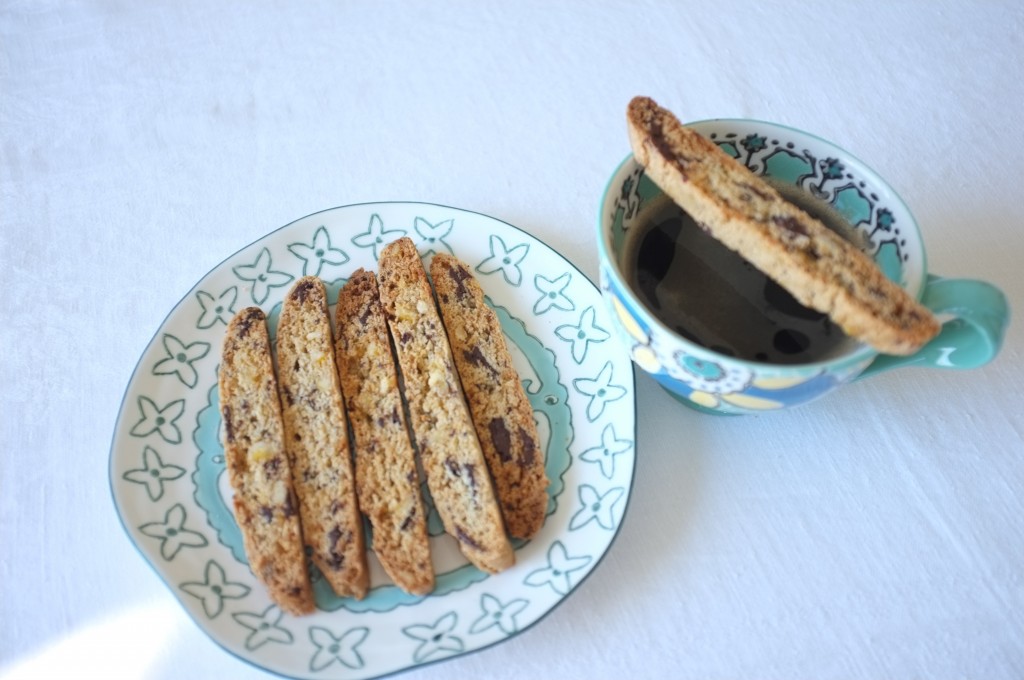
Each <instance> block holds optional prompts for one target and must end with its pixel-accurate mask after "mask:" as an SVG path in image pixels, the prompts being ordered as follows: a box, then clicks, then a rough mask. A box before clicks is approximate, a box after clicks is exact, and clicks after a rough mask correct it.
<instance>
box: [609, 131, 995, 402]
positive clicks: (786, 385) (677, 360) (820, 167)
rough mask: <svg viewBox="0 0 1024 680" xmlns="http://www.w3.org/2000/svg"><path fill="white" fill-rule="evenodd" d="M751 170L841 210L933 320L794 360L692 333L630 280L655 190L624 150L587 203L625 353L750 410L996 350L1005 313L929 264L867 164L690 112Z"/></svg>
mask: <svg viewBox="0 0 1024 680" xmlns="http://www.w3.org/2000/svg"><path fill="white" fill-rule="evenodd" d="M688 127H691V128H693V129H695V130H697V131H698V132H700V133H701V134H703V135H704V136H706V137H708V138H710V139H711V140H712V141H714V142H715V143H717V144H718V145H719V147H720V148H721V149H723V150H724V151H725V152H726V153H728V154H730V155H731V156H733V157H734V158H736V159H737V160H738V161H739V162H740V163H742V164H744V165H745V166H746V167H747V168H749V169H750V170H751V171H752V172H754V173H755V174H758V175H762V176H766V177H767V178H768V179H770V180H771V181H772V182H774V183H782V184H784V185H792V186H793V187H796V188H797V189H799V190H802V191H806V192H808V193H810V194H811V195H813V197H814V198H815V199H816V200H818V201H824V202H825V203H828V204H830V205H831V208H832V209H834V210H835V211H837V212H838V213H839V214H840V215H842V216H843V217H844V218H845V220H846V221H848V222H849V224H850V225H852V226H853V227H854V228H855V229H857V230H858V231H859V232H860V234H861V236H863V239H862V241H863V242H864V243H865V244H866V252H867V253H868V254H869V255H870V256H872V257H873V258H874V260H875V262H876V263H877V264H878V266H879V267H880V268H881V269H882V271H883V272H885V274H886V275H887V276H888V277H889V278H890V279H892V280H893V281H895V282H897V283H899V284H900V285H902V286H903V287H904V288H905V289H906V290H907V291H908V292H909V293H910V294H911V295H912V296H913V297H914V298H916V299H918V300H920V301H921V302H922V303H923V304H924V305H925V306H926V307H928V308H929V309H931V310H932V311H933V312H934V313H935V314H936V315H938V316H939V318H940V320H943V325H942V330H941V331H940V333H939V334H938V335H937V336H936V337H935V338H933V339H932V340H931V341H930V342H928V343H927V344H926V345H925V346H924V347H923V348H922V349H920V350H919V351H918V352H916V353H914V354H913V355H910V356H906V357H897V356H891V355H883V354H879V353H878V352H877V351H875V350H874V349H872V348H871V347H869V346H867V345H864V344H860V343H853V344H852V345H851V347H850V349H848V350H847V351H844V352H842V353H841V354H839V355H838V356H834V357H830V358H828V359H826V360H820V361H811V362H808V363H797V364H778V363H765V362H759V361H750V360H744V359H739V358H736V357H733V356H729V355H727V354H723V353H721V352H716V351H713V350H711V349H708V348H707V347H704V346H702V345H700V344H698V343H696V342H693V341H691V340H689V339H687V338H685V337H683V336H682V335H680V334H679V333H677V332H676V331H674V330H672V329H670V328H669V327H668V326H667V325H666V324H665V323H664V322H663V321H662V320H660V319H659V318H658V317H657V316H655V315H654V314H653V313H652V312H651V310H650V309H649V307H648V306H647V305H646V304H645V303H644V302H643V301H642V299H641V296H640V295H639V294H638V293H637V291H636V290H635V289H634V288H633V286H632V285H631V284H630V283H629V277H628V273H627V272H628V268H629V266H630V263H628V262H627V260H628V258H629V257H631V256H632V255H631V253H632V252H633V251H634V250H635V247H634V245H635V244H633V243H632V242H631V240H630V237H631V236H635V235H636V234H638V233H640V232H641V231H642V230H643V227H644V226H645V220H650V219H651V213H652V211H651V210H645V208H647V207H648V206H651V205H653V204H656V203H657V202H658V201H659V199H660V200H661V201H662V203H663V202H664V196H663V194H662V192H661V190H660V189H659V188H658V187H657V186H656V185H655V184H654V183H653V182H652V181H651V180H650V179H649V178H648V177H647V176H646V175H645V174H644V171H643V167H642V166H640V165H639V164H638V163H637V162H636V160H635V159H634V158H633V156H632V155H630V156H629V157H627V158H626V159H625V160H624V161H623V162H622V163H621V164H620V165H619V167H618V168H617V169H616V171H615V173H614V174H613V175H612V178H611V180H610V181H609V183H608V185H607V187H606V188H605V191H604V195H603V197H602V200H601V211H600V213H599V215H598V220H597V222H598V224H597V227H598V257H599V260H600V274H601V290H602V294H603V297H604V300H605V302H606V303H607V305H608V306H609V308H610V310H611V312H612V318H613V320H614V322H615V326H616V329H617V331H618V334H619V336H620V338H621V339H622V340H623V341H624V342H625V343H626V345H627V347H628V348H629V352H630V355H631V357H632V359H633V361H634V362H635V363H636V364H637V365H638V366H639V367H640V368H642V369H643V370H645V371H647V372H648V373H650V374H651V375H652V376H653V377H654V379H655V380H657V381H658V382H659V383H660V384H661V385H662V386H663V387H664V388H665V389H666V390H668V391H669V392H670V393H671V394H672V395H673V396H674V397H676V398H677V399H679V400H680V401H681V402H683V403H684V404H686V405H687V406H690V407H693V408H695V409H698V410H700V411H704V412H707V413H714V414H744V413H758V412H764V411H770V410H778V409H782V408H788V407H791V406H796V405H799V404H803V403H806V402H808V401H811V400H812V399H816V398H818V397H821V396H823V395H825V394H827V393H829V392H831V391H833V390H835V389H836V388H838V387H840V386H842V385H844V384H846V383H848V382H850V381H852V380H855V379H858V378H862V377H867V376H870V375H874V374H877V373H880V372H882V371H886V370H890V369H893V368H897V367H903V366H932V367H936V368H952V369H968V368H976V367H978V366H981V365H983V364H986V363H988V362H989V361H991V360H992V359H993V358H994V357H995V356H996V354H997V353H998V352H999V349H1000V346H1001V345H1002V340H1003V335H1004V333H1005V330H1006V326H1007V323H1008V322H1009V307H1008V305H1007V302H1006V297H1005V296H1004V295H1003V293H1002V292H1001V291H1000V290H999V289H998V288H996V287H995V286H993V285H992V284H989V283H986V282H984V281H977V280H970V279H946V278H941V277H939V276H936V275H933V274H929V273H928V270H927V263H926V258H925V251H924V243H923V240H922V238H921V234H920V232H919V230H918V227H917V223H916V222H915V220H914V217H913V215H912V214H911V212H910V210H909V209H908V208H907V206H906V205H905V204H904V203H903V201H902V200H901V199H900V198H899V196H898V195H897V194H896V192H895V191H894V190H893V189H892V188H891V187H890V186H889V185H888V184H886V182H885V181H884V180H883V179H882V178H881V177H880V176H879V175H878V174H877V173H875V172H874V171H873V170H871V169H870V168H869V167H868V166H867V165H865V164H864V163H863V162H861V161H860V160H858V159H857V158H856V157H854V156H852V155H850V154H849V153H848V152H846V151H844V150H843V149H841V148H839V147H837V146H835V145H834V144H831V143H830V142H827V141H825V140H823V139H821V138H819V137H816V136H814V135H811V134H808V133H806V132H802V131H800V130H795V129H793V128H789V127H786V126H782V125H778V124H775V123H768V122H763V121H756V120H742V119H740V120H737V119H716V120H707V121H701V122H697V123H690V124H688Z"/></svg>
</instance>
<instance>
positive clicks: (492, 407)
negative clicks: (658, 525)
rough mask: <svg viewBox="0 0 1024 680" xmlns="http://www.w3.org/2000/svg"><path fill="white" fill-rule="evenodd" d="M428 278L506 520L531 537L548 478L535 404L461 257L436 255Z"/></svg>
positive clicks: (537, 525)
mask: <svg viewBox="0 0 1024 680" xmlns="http://www.w3.org/2000/svg"><path fill="white" fill-rule="evenodd" d="M430 278H431V280H432V281H433V283H434V291H435V293H436V294H437V302H438V306H439V307H440V310H441V318H442V319H443V321H444V327H445V330H446V332H447V334H448V341H449V343H450V344H451V348H452V354H453V356H454V358H455V366H456V367H457V369H458V372H459V377H460V378H461V382H462V389H463V391H464V392H465V395H466V401H467V402H468V403H469V410H470V413H471V414H472V416H473V424H474V425H475V427H476V433H477V436H478V438H479V439H480V445H481V447H482V448H483V451H484V457H485V458H486V459H487V465H488V467H489V468H490V471H491V476H492V477H493V478H494V486H495V490H496V491H497V493H498V502H499V503H500V505H501V512H502V515H503V516H504V518H505V527H506V528H507V529H508V532H509V534H511V535H512V536H514V537H516V538H531V537H532V536H534V535H535V534H536V533H537V531H539V530H540V528H541V526H542V525H543V523H544V515H545V513H546V512H547V505H548V495H547V487H548V478H547V475H545V473H544V455H543V452H542V451H541V449H540V437H539V436H538V434H537V424H536V422H534V419H533V408H532V407H531V406H530V402H529V400H528V399H527V397H526V392H525V390H523V385H522V382H520V380H519V374H518V373H517V372H516V369H515V367H514V366H513V365H512V357H511V355H510V354H509V351H508V346H507V344H506V342H505V335H504V333H503V332H502V330H501V324H500V323H499V321H498V317H497V315H496V314H495V313H494V310H492V309H491V308H490V307H488V306H487V304H486V303H485V302H484V293H483V290H482V289H481V288H480V284H479V283H478V282H477V280H476V279H475V278H474V277H473V275H472V273H471V272H470V271H469V267H467V266H466V265H465V264H464V263H463V262H461V261H459V260H458V258H456V257H454V256H453V255H449V254H447V253H441V254H438V255H435V256H434V259H433V261H432V262H431V264H430Z"/></svg>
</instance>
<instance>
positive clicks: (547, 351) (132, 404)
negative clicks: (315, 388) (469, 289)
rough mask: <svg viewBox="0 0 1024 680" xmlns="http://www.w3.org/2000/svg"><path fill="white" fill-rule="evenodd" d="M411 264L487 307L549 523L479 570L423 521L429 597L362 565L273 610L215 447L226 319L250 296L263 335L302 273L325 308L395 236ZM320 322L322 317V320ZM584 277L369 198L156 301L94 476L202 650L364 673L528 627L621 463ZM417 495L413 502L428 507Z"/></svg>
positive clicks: (607, 372)
mask: <svg viewBox="0 0 1024 680" xmlns="http://www.w3.org/2000/svg"><path fill="white" fill-rule="evenodd" d="M400 236H409V237H411V238H412V239H413V241H415V242H416V244H417V246H418V247H419V250H420V253H421V254H422V255H423V256H424V259H425V260H429V258H430V257H431V256H432V254H433V253H435V252H441V251H449V252H452V253H454V254H455V255H456V256H458V257H459V258H461V259H462V260H464V261H465V262H467V263H468V264H469V265H470V266H471V267H472V269H473V270H474V272H475V274H476V276H477V278H478V280H479V282H480V285H481V286H482V287H483V289H484V292H485V293H486V295H487V296H488V298H489V300H490V301H491V304H492V305H493V306H494V307H495V309H496V311H497V312H498V316H499V318H500V319H501V323H502V328H503V330H504V331H505V334H506V336H507V337H508V339H509V340H510V341H511V342H510V347H511V348H512V351H513V355H514V361H515V363H516V367H517V369H518V370H519V373H520V376H521V377H522V379H523V383H524V385H525V387H526V391H527V394H528V396H529V398H530V401H531V403H532V405H533V407H534V411H535V415H536V417H537V421H538V425H539V429H540V434H541V439H542V441H543V444H544V450H545V452H546V456H547V458H546V460H547V463H546V465H547V473H548V476H549V478H550V479H551V486H550V488H549V497H550V500H549V505H548V517H547V519H546V522H545V524H544V528H543V529H542V530H541V532H540V534H539V535H538V536H536V537H535V538H534V539H533V540H531V541H529V542H527V543H517V544H516V561H517V563H516V566H515V567H513V568H512V569H510V570H508V571H505V572H503V573H501V574H498V575H496V576H488V575H486V574H484V573H483V572H481V571H478V570H477V569H476V568H475V567H473V566H472V565H470V564H468V563H467V562H466V560H465V559H464V558H463V557H462V556H461V553H459V551H458V549H457V547H456V545H455V542H454V541H453V540H452V539H451V538H450V537H448V536H447V535H445V534H443V532H442V530H441V525H440V522H439V521H438V519H437V516H436V512H435V511H432V512H431V522H430V532H431V543H432V548H433V552H434V563H435V569H436V571H437V573H438V578H437V588H436V590H435V592H434V593H433V594H431V595H429V596H426V597H412V596H409V595H407V594H405V593H403V592H402V591H401V590H399V589H398V588H396V587H395V586H394V585H393V584H392V583H391V582H390V581H389V580H388V578H387V576H386V574H384V572H383V569H381V568H380V565H379V564H378V563H377V562H376V559H375V558H373V557H371V577H372V582H371V591H370V593H369V595H368V596H367V597H366V598H365V599H364V600H362V601H356V600H352V599H348V598H339V597H336V596H335V595H334V594H333V593H332V592H331V591H330V588H329V587H328V586H327V584H326V582H325V581H323V579H322V578H320V575H319V574H318V573H316V572H315V571H314V572H313V578H314V590H315V593H316V597H317V604H318V607H319V609H318V611H317V612H316V613H315V614H312V615H310V616H306V617H293V616H291V615H288V614H284V613H283V612H282V611H281V610H280V609H278V608H277V607H276V606H275V605H274V604H273V603H272V602H271V600H270V599H269V598H268V596H267V595H266V593H265V591H264V590H263V588H262V586H261V585H260V584H259V583H258V582H257V581H256V580H255V578H254V577H253V575H252V573H251V572H250V571H249V568H248V565H247V563H246V560H245V554H244V551H243V549H242V544H241V536H240V533H239V530H238V527H237V525H236V524H235V521H234V518H233V516H232V514H231V512H230V510H229V509H228V508H229V505H228V502H229V501H230V495H231V491H230V488H229V486H228V484H227V479H226V475H223V474H222V473H223V470H224V458H223V451H222V449H221V446H220V443H219V440H218V428H219V426H220V416H219V409H218V408H217V389H216V385H217V380H216V373H217V365H218V362H219V353H220V343H221V338H222V335H223V332H224V329H225V327H226V322H227V321H228V320H229V319H230V318H231V316H232V315H233V314H234V312H236V311H238V310H240V309H242V308H244V307H246V306H249V305H259V306H260V307H262V308H263V309H264V311H266V312H267V313H268V317H269V321H270V327H271V333H272V335H273V330H274V329H275V328H276V324H277V315H278V312H279V311H280V303H281V300H282V299H283V296H284V294H285V293H286V292H287V291H288V290H289V288H290V287H291V285H292V283H293V282H294V281H295V280H296V279H297V278H298V277H300V276H303V275H305V274H314V275H318V276H319V277H320V278H321V279H323V280H324V282H325V283H327V284H328V290H329V295H330V298H331V299H334V298H335V297H336V296H337V291H338V289H339V288H340V287H341V286H342V285H343V284H344V281H345V278H346V277H347V276H348V275H349V274H350V273H351V272H353V271H355V269H356V268H358V267H364V268H367V269H374V270H375V269H376V260H377V256H378V253H379V252H380V248H381V247H382V246H383V245H384V244H386V243H388V242H390V241H392V240H394V239H396V238H398V237H400ZM332 313H333V312H332ZM606 314H607V312H606V311H605V307H604V305H603V304H602V302H601V299H600V294H599V292H598V290H597V288H596V287H595V286H594V285H593V284H592V283H591V282H590V281H589V280H588V279H587V278H586V277H585V276H584V275H583V274H582V273H581V272H580V271H579V270H577V269H576V268H575V267H573V266H572V265H571V264H570V263H569V262H567V261H566V260H565V259H564V258H562V257H561V256H560V255H559V254H558V253H556V252H555V251H553V250H552V249H551V248H549V247H548V246H546V245H545V244H543V243H541V242H539V241H538V240H536V239H534V238H532V237H531V236H530V235H529V234H527V233H525V232H523V231H520V230H519V229H517V228H515V227H513V226H511V225H509V224H506V223H504V222H501V221H498V220H495V219H493V218H490V217H487V216H485V215H481V214H478V213H473V212H468V211H465V210H458V209H456V208H449V207H444V206H439V205H432V204H427V203H368V204H361V205H351V206H345V207H341V208H334V209H331V210H326V211H324V212H320V213H315V214H313V215H309V216H308V217H303V218H302V219H299V220H297V221H295V222H292V223H291V224H289V225H287V226H285V227H282V228H280V229H278V230H277V231H274V232H272V233H270V234H268V235H267V236H265V237H263V238H262V239H260V240H258V241H256V242H255V243H253V244H252V245H250V246H248V247H246V248H244V249H242V250H240V251H239V252H237V253H235V254H234V255H232V256H231V257H229V258H228V259H227V260H225V261H224V262H222V263H221V264H220V265H218V266H217V267H215V268H214V269H213V271H211V272H210V273H209V274H207V275H206V276H205V277H204V278H203V279H202V280H201V281H200V282H199V283H198V284H196V286H195V287H194V288H193V289H192V290H191V291H189V293H188V294H187V295H186V296H185V297H184V298H183V299H182V300H181V302H179V303H178V305H177V306H176V307H175V308H174V309H173V310H171V312H170V314H169V315H168V316H167V319H166V320H165V321H164V323H163V325H162V326H161V327H160V328H159V330H157V332H156V335H155V336H154V338H153V340H152V341H151V342H150V343H149V346H148V347H146V350H145V351H144V352H143V354H142V357H141V358H140V360H139V363H138V366H136V368H135V372H134V374H133V375H132V378H131V381H130V382H129V384H128V388H127V390H126V392H125V396H124V401H123V403H122V404H121V410H120V413H119V415H118V419H117V425H116V428H115V431H114V438H113V443H112V446H111V453H110V483H111V489H112V493H113V497H114V503H115V505H116V506H117V510H118V513H119V514H120V518H121V521H122V523H123V525H124V528H125V531H126V532H127V533H128V536H129V537H130V538H131V540H132V541H133V542H134V543H135V545H136V546H137V547H138V549H139V551H140V552H141V553H142V555H143V557H145V558H146V560H148V561H149V563H150V564H151V565H152V566H153V568H154V569H155V570H156V572H157V573H158V574H159V575H160V577H161V578H162V579H163V580H164V582H165V583H166V584H167V586H168V587H169V588H170V589H171V591H172V592H173V593H174V594H175V596H176V597H177V598H178V599H179V600H180V602H181V604H182V606H184V607H185V609H186V611H188V613H189V614H190V615H191V616H192V618H193V619H195V621H196V623H198V624H199V626H200V627H201V628H202V629H203V630H204V631H206V632H207V633H208V634H209V635H210V637H211V638H213V640H214V641H215V642H217V644H219V645H221V646H222V647H223V648H224V649H226V650H227V651H229V652H231V653H232V654H235V655H236V656H238V657H240V658H242V659H244V660H245V661H248V662H251V663H253V664H255V665H257V666H260V667H262V668H264V669H266V670H268V671H272V672H275V673H280V674H283V675H288V676H295V677H303V678H342V677H344V678H370V677H377V676H381V675H386V674H389V673H393V672H396V671H400V670H404V669H408V668H412V667H415V666H418V665H421V664H425V663H431V662H434V661H439V660H442V659H446V658H451V657H453V656H457V655H460V654H464V653H467V652H471V651H474V650H478V649H481V648H484V647H487V646H489V645H492V644H495V643H498V642H501V641H502V640H506V639H508V638H509V637H511V636H513V635H516V634H517V633H519V632H521V631H523V630H525V629H526V628H528V627H530V626H531V625H533V624H534V623H536V622H537V621H539V620H540V619H541V618H542V617H543V616H544V615H546V614H547V613H548V612H550V611H551V610H552V609H553V608H554V607H555V606H556V605H557V604H558V603H559V602H561V601H562V600H563V599H564V598H565V597H566V596H567V595H568V594H569V593H571V592H572V591H573V590H575V589H576V588H577V587H578V586H579V585H580V583H581V582H582V581H583V580H584V579H585V578H586V576H587V575H588V574H589V573H590V572H591V571H592V570H593V569H594V568H595V567H596V566H597V564H598V563H599V562H600V560H601V558H602V556H603V555H604V554H605V552H606V551H607V550H608V548H609V546H610V545H611V543H612V540H613V539H614V538H615V535H616V533H617V532H618V530H619V526H620V524H621V522H622V518H623V514H624V513H625V510H626V505H627V502H628V500H629V494H630V488H631V485H632V480H633V468H634V460H635V436H636V429H635V428H636V409H635V402H634V393H633V367H632V364H631V362H630V360H629V357H628V355H627V354H626V353H625V352H624V351H622V348H621V346H620V345H619V344H618V341H617V339H615V338H613V337H612V336H611V329H612V326H611V321H610V319H609V318H608V317H607V316H606ZM428 502H429V501H428Z"/></svg>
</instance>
